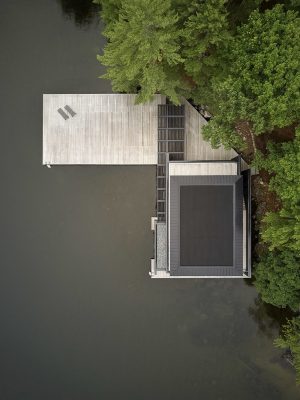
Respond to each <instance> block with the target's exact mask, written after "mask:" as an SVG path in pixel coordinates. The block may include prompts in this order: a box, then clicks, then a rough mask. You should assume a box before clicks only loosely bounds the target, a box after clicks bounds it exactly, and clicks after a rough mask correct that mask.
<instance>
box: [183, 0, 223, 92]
mask: <svg viewBox="0 0 300 400" xmlns="http://www.w3.org/2000/svg"><path fill="white" fill-rule="evenodd" d="M225 3H226V0H206V1H200V2H199V1H197V2H192V4H191V5H190V7H189V9H188V10H189V16H188V17H187V19H186V20H185V21H184V23H183V30H182V37H183V41H182V43H181V46H182V54H183V57H184V59H185V63H184V68H185V71H186V73H187V75H188V76H189V77H191V78H192V79H193V82H194V83H195V84H196V85H197V87H199V85H200V86H203V85H204V84H205V83H206V84H207V81H210V80H211V78H212V76H213V75H214V73H215V68H216V67H219V69H220V66H219V65H218V63H217V57H216V54H217V52H218V49H219V47H224V46H225V44H226V41H228V40H229V38H230V35H229V32H228V23H227V12H226V8H225ZM219 73H220V72H219Z"/></svg>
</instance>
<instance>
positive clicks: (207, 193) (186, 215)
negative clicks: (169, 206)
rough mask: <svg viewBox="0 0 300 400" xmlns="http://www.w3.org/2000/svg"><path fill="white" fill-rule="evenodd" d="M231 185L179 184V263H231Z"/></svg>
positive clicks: (232, 203)
mask: <svg viewBox="0 0 300 400" xmlns="http://www.w3.org/2000/svg"><path fill="white" fill-rule="evenodd" d="M233 205H234V202H233V187H232V186H229V185H197V186H196V185H193V186H185V185H182V186H180V265H181V266H193V265H197V266H215V265H219V266H232V265H233Z"/></svg>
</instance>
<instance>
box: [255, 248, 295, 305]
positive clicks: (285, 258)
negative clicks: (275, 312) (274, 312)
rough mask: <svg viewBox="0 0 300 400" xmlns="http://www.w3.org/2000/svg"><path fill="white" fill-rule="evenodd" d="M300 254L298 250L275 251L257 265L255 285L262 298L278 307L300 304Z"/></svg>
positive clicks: (266, 255) (265, 256)
mask: <svg viewBox="0 0 300 400" xmlns="http://www.w3.org/2000/svg"><path fill="white" fill-rule="evenodd" d="M299 263H300V256H299V253H298V252H291V251H281V252H279V251H273V252H270V253H267V254H265V255H264V256H263V257H262V258H261V260H260V261H259V263H258V264H257V265H256V266H255V270H254V276H255V282H254V283H255V286H256V287H257V289H258V291H259V292H260V294H261V296H262V299H263V300H264V301H265V302H267V303H270V304H273V305H274V306H277V307H287V306H289V307H290V308H291V309H292V310H298V309H299V305H300V269H299Z"/></svg>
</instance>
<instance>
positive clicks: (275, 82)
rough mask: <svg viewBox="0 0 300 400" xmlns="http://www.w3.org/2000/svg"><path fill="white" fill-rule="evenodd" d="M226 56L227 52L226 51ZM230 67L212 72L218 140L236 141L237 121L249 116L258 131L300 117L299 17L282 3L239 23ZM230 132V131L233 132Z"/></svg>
mask: <svg viewBox="0 0 300 400" xmlns="http://www.w3.org/2000/svg"><path fill="white" fill-rule="evenodd" d="M224 57H225V58H226V55H224ZM226 64H227V65H230V68H229V73H228V75H227V77H226V78H224V76H222V75H221V76H215V77H214V78H213V83H212V90H213V97H214V111H215V114H216V117H217V123H215V125H217V128H218V129H217V130H216V131H215V129H214V128H215V126H214V125H211V126H209V125H210V124H208V126H207V127H206V128H205V130H206V132H205V137H206V138H207V139H211V140H212V142H214V143H215V144H221V143H223V144H225V145H227V146H232V145H234V143H235V142H236V140H237V139H236V132H235V124H236V122H238V121H243V120H246V121H249V122H250V123H251V125H252V127H253V130H254V132H255V133H256V134H261V133H263V132H267V131H271V130H272V129H273V128H274V127H285V126H289V125H291V124H292V123H293V122H295V121H298V120H299V117H300V96H299V93H300V19H299V18H298V16H297V13H295V12H294V11H287V12H286V11H284V8H283V6H282V5H277V6H275V7H274V8H273V9H271V10H267V11H265V12H264V13H260V12H259V11H258V10H255V11H254V12H253V13H252V14H251V15H250V17H249V21H248V22H247V23H246V24H244V25H241V26H240V27H239V28H238V29H237V35H236V36H235V37H234V39H233V40H232V42H231V44H230V51H228V55H227V62H226ZM229 132H230V134H229Z"/></svg>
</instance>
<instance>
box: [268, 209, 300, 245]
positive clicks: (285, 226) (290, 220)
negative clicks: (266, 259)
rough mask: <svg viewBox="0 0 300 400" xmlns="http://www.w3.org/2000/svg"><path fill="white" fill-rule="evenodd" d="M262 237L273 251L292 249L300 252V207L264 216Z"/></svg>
mask: <svg viewBox="0 0 300 400" xmlns="http://www.w3.org/2000/svg"><path fill="white" fill-rule="evenodd" d="M262 238H263V240H264V241H265V242H266V243H268V244H269V249H270V250H271V251H272V250H274V249H278V250H284V249H285V250H287V249H290V250H291V251H293V250H294V251H298V252H300V207H299V206H295V207H293V208H291V209H289V210H288V209H286V208H282V209H281V210H280V211H279V212H278V213H275V212H272V213H268V214H267V215H266V217H265V218H264V225H263V227H262Z"/></svg>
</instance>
